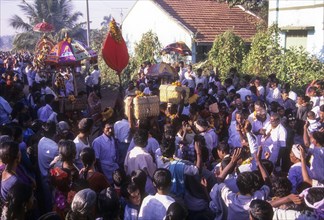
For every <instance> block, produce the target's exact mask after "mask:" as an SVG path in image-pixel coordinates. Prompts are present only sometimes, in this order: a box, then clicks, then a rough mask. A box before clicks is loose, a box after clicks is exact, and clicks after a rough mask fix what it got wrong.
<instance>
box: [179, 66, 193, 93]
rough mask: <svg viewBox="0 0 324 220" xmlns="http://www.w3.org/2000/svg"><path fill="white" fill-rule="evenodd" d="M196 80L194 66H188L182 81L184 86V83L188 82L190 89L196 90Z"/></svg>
mask: <svg viewBox="0 0 324 220" xmlns="http://www.w3.org/2000/svg"><path fill="white" fill-rule="evenodd" d="M195 78H196V74H195V73H194V72H193V71H192V65H188V67H187V72H185V73H184V80H183V81H182V84H184V82H187V83H188V87H189V88H193V89H195V88H196V83H195Z"/></svg>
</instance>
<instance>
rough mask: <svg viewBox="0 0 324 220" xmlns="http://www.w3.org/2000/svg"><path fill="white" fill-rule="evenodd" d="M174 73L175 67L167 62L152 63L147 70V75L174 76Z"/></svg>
mask: <svg viewBox="0 0 324 220" xmlns="http://www.w3.org/2000/svg"><path fill="white" fill-rule="evenodd" d="M175 75H176V71H175V69H174V68H173V67H172V66H170V65H169V64H167V63H164V62H161V63H157V64H153V65H152V66H150V67H149V68H148V70H147V76H148V77H150V76H151V77H163V76H168V77H174V76H175Z"/></svg>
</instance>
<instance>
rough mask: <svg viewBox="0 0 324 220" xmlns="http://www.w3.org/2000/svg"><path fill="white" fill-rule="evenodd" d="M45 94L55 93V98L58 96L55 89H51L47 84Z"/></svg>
mask: <svg viewBox="0 0 324 220" xmlns="http://www.w3.org/2000/svg"><path fill="white" fill-rule="evenodd" d="M44 92H45V95H51V94H52V95H53V96H54V97H55V99H56V98H57V95H56V93H55V92H54V91H53V89H51V88H50V87H48V86H46V87H45V91H44Z"/></svg>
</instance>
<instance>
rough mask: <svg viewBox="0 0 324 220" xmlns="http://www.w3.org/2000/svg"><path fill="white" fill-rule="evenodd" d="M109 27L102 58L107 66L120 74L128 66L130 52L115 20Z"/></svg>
mask: <svg viewBox="0 0 324 220" xmlns="http://www.w3.org/2000/svg"><path fill="white" fill-rule="evenodd" d="M109 27H110V29H109V32H108V35H107V38H106V40H105V42H104V45H103V48H102V56H103V59H104V60H105V62H106V64H107V65H108V66H109V67H110V68H112V69H113V70H116V71H117V74H119V73H121V72H122V70H123V69H124V68H125V67H126V66H127V65H128V61H129V55H128V50H127V46H126V43H125V41H124V39H123V36H122V34H121V31H120V29H119V27H118V26H117V25H116V22H115V20H112V21H111V22H110V24H109Z"/></svg>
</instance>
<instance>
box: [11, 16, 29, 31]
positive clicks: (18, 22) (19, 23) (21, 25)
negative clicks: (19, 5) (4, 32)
mask: <svg viewBox="0 0 324 220" xmlns="http://www.w3.org/2000/svg"><path fill="white" fill-rule="evenodd" d="M9 24H10V26H12V27H13V28H14V29H17V30H23V31H30V30H31V29H32V28H33V27H32V26H31V25H30V24H28V23H26V22H24V20H23V19H22V18H21V17H19V16H18V15H14V16H13V17H12V18H10V19H9Z"/></svg>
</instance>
